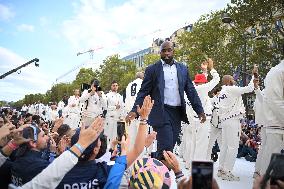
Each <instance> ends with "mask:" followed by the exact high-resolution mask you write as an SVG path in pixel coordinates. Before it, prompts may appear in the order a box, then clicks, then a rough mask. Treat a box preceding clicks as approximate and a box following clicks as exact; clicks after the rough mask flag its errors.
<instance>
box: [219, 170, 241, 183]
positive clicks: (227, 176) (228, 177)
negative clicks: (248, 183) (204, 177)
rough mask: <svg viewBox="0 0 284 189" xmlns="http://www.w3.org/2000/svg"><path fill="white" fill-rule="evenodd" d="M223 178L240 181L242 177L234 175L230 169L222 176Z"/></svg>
mask: <svg viewBox="0 0 284 189" xmlns="http://www.w3.org/2000/svg"><path fill="white" fill-rule="evenodd" d="M221 178H222V180H227V181H240V177H237V176H235V175H233V173H231V172H230V171H229V172H227V173H225V174H223V175H222V176H221Z"/></svg>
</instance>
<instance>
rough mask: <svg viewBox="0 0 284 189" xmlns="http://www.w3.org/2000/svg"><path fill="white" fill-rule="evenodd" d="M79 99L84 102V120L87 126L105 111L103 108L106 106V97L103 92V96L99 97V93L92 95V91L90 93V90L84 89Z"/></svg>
mask: <svg viewBox="0 0 284 189" xmlns="http://www.w3.org/2000/svg"><path fill="white" fill-rule="evenodd" d="M79 101H80V103H84V105H83V112H82V118H83V119H82V121H83V123H84V124H85V126H88V125H90V124H91V123H92V122H93V121H94V120H95V118H96V117H97V116H99V115H100V114H102V113H103V110H105V108H106V97H105V95H104V94H103V93H102V96H101V97H99V95H98V94H97V93H95V94H94V95H90V93H88V90H84V92H83V93H82V96H81V97H80V99H79ZM87 101H88V103H87ZM87 105H88V106H87ZM86 107H87V108H86Z"/></svg>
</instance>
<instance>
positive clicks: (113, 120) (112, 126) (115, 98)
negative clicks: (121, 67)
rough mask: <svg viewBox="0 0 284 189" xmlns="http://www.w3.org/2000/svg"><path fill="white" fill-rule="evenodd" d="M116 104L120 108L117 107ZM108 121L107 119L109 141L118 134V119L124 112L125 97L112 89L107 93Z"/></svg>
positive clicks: (106, 129)
mask: <svg viewBox="0 0 284 189" xmlns="http://www.w3.org/2000/svg"><path fill="white" fill-rule="evenodd" d="M116 105H119V106H120V108H119V109H116ZM106 108H107V114H106V121H105V128H104V129H105V135H106V136H107V137H108V141H109V142H110V141H112V140H114V139H115V138H116V136H117V121H119V117H120V116H121V114H122V109H123V99H122V96H121V95H120V94H119V93H117V92H112V91H110V92H109V93H107V94H106Z"/></svg>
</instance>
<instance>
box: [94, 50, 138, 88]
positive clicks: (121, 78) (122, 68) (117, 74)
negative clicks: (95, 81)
mask: <svg viewBox="0 0 284 189" xmlns="http://www.w3.org/2000/svg"><path fill="white" fill-rule="evenodd" d="M135 72H136V66H135V64H134V63H133V62H132V61H125V60H121V59H120V57H119V55H113V56H109V57H107V58H106V59H105V60H104V61H103V64H102V65H101V66H100V69H99V77H98V78H99V80H100V83H101V86H102V87H103V90H104V91H105V92H107V91H109V90H110V86H111V82H112V81H114V80H115V81H117V82H118V84H119V86H120V87H119V92H121V91H123V90H124V89H125V88H126V86H127V84H128V83H129V82H130V81H131V80H133V79H134V77H135Z"/></svg>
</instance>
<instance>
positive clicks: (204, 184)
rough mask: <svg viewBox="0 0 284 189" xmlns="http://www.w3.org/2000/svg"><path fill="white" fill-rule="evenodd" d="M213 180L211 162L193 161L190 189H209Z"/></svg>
mask: <svg viewBox="0 0 284 189" xmlns="http://www.w3.org/2000/svg"><path fill="white" fill-rule="evenodd" d="M212 179H213V162H212V161H193V162H192V188H193V189H211V188H212Z"/></svg>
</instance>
